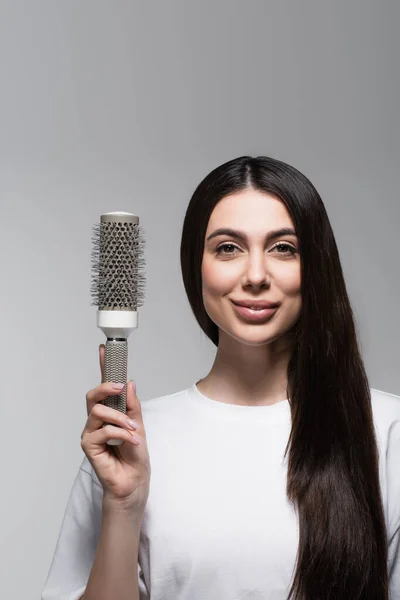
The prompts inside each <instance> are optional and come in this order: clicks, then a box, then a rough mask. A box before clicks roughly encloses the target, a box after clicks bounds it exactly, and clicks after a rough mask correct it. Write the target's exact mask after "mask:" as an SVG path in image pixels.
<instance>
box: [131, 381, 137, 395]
mask: <svg viewBox="0 0 400 600" xmlns="http://www.w3.org/2000/svg"><path fill="white" fill-rule="evenodd" d="M131 384H132V389H133V392H134V393H135V392H136V384H135V382H134V381H133V379H131Z"/></svg>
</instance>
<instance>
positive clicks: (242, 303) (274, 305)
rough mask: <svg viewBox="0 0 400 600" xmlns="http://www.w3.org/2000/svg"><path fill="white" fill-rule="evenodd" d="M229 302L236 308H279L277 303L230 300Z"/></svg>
mask: <svg viewBox="0 0 400 600" xmlns="http://www.w3.org/2000/svg"><path fill="white" fill-rule="evenodd" d="M231 302H233V304H236V306H245V307H246V308H250V307H252V306H254V307H255V308H277V307H278V306H279V304H278V303H277V302H268V301H267V300H232V301H231Z"/></svg>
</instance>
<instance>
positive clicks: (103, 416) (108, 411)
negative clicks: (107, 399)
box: [81, 404, 139, 437]
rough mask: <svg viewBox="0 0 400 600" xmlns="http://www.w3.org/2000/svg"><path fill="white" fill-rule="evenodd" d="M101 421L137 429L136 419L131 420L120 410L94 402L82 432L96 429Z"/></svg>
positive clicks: (101, 424) (101, 423)
mask: <svg viewBox="0 0 400 600" xmlns="http://www.w3.org/2000/svg"><path fill="white" fill-rule="evenodd" d="M103 423H110V424H111V425H119V426H120V427H124V429H129V430H130V431H135V430H136V429H139V423H136V421H132V420H131V419H129V417H128V416H127V415H125V414H124V413H122V412H121V411H119V410H116V409H115V408H111V407H110V406H104V405H103V404H95V405H94V406H93V408H92V410H91V411H90V414H89V417H88V419H87V421H86V425H85V429H84V430H83V432H85V430H86V431H88V432H89V433H92V432H93V431H96V430H97V429H99V428H100V427H102V426H103ZM82 435H83V433H82ZM81 437H82V436H81Z"/></svg>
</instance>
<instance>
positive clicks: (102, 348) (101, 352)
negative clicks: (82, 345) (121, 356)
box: [99, 344, 106, 383]
mask: <svg viewBox="0 0 400 600" xmlns="http://www.w3.org/2000/svg"><path fill="white" fill-rule="evenodd" d="M105 348H106V347H105V345H104V344H100V346H99V365H100V373H101V382H102V383H103V381H104V352H105Z"/></svg>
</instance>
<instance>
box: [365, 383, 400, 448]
mask: <svg viewBox="0 0 400 600" xmlns="http://www.w3.org/2000/svg"><path fill="white" fill-rule="evenodd" d="M370 391H371V406H372V413H373V418H374V424H375V428H376V430H377V433H378V435H380V436H381V437H382V439H387V437H388V435H390V434H392V435H396V436H397V435H400V396H397V395H395V394H391V393H389V392H383V391H382V390H376V389H374V388H370Z"/></svg>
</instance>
